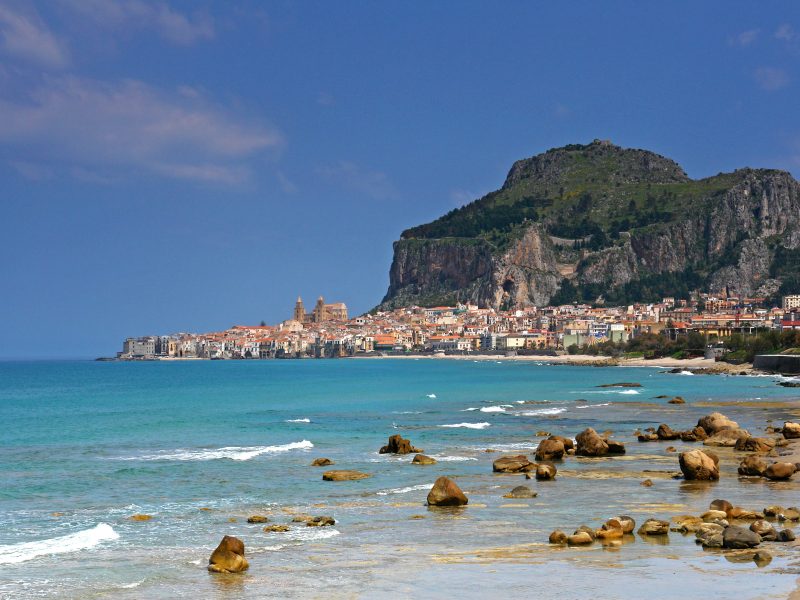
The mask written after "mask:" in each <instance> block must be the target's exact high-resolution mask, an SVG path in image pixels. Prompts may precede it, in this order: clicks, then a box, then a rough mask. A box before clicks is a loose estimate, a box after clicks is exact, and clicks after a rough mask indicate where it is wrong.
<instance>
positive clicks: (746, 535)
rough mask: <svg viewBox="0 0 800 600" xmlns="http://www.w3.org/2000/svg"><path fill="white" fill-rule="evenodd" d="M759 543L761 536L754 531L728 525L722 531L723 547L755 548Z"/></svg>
mask: <svg viewBox="0 0 800 600" xmlns="http://www.w3.org/2000/svg"><path fill="white" fill-rule="evenodd" d="M760 543H761V536H760V535H758V534H757V533H756V532H754V531H750V530H749V529H745V528H744V527H737V526H736V525H730V526H728V527H726V528H725V531H723V532H722V545H723V547H725V548H732V549H741V548H755V547H756V546H758V545H759V544H760Z"/></svg>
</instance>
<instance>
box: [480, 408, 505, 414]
mask: <svg viewBox="0 0 800 600" xmlns="http://www.w3.org/2000/svg"><path fill="white" fill-rule="evenodd" d="M481 412H485V413H504V412H506V409H505V408H503V407H502V406H484V407H482V408H481Z"/></svg>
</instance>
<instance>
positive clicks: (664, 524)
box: [637, 519, 669, 535]
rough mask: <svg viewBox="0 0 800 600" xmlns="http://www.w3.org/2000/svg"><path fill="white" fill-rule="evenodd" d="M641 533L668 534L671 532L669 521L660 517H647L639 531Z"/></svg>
mask: <svg viewBox="0 0 800 600" xmlns="http://www.w3.org/2000/svg"><path fill="white" fill-rule="evenodd" d="M637 533H638V534H639V535H667V534H668V533H669V521H661V520H659V519H647V521H645V522H644V523H642V526H641V527H639V530H638V531H637Z"/></svg>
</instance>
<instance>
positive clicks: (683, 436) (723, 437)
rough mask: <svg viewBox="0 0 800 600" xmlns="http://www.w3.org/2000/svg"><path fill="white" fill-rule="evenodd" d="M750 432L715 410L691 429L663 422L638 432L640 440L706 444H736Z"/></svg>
mask: <svg viewBox="0 0 800 600" xmlns="http://www.w3.org/2000/svg"><path fill="white" fill-rule="evenodd" d="M749 436H750V434H749V433H748V432H747V431H745V430H744V429H740V428H739V424H738V423H737V422H736V421H732V420H731V419H729V418H728V417H726V416H725V415H723V414H722V413H718V412H714V413H711V414H710V415H706V416H705V417H701V418H700V419H699V420H698V421H697V425H695V426H694V427H692V428H691V429H686V430H676V429H673V428H672V427H670V426H669V425H667V424H666V423H662V424H661V425H659V426H658V428H655V427H648V428H647V429H645V430H644V432H640V433H639V434H638V439H639V441H640V442H658V441H673V440H681V441H683V442H703V444H704V445H706V446H734V445H735V444H736V442H737V441H738V440H739V438H742V437H749Z"/></svg>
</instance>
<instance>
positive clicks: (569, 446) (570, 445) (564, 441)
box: [547, 435, 575, 451]
mask: <svg viewBox="0 0 800 600" xmlns="http://www.w3.org/2000/svg"><path fill="white" fill-rule="evenodd" d="M547 439H549V440H558V441H559V442H561V443H562V444H564V450H567V451H569V450H574V449H575V444H574V443H573V441H572V439H571V438H567V437H564V436H562V435H551V436H550V437H549V438H547Z"/></svg>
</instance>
